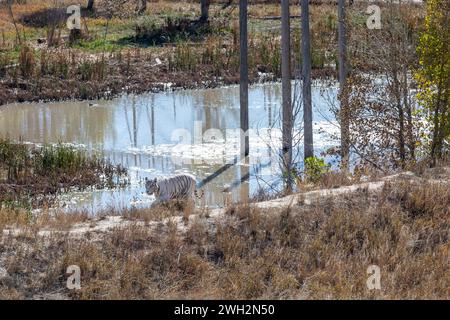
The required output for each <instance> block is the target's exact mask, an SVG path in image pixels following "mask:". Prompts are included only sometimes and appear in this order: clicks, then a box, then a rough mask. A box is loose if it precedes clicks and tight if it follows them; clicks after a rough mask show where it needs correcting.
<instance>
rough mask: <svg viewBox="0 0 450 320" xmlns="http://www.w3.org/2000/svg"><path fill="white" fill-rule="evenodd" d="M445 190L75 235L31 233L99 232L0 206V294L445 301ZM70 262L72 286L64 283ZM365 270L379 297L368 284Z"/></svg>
mask: <svg viewBox="0 0 450 320" xmlns="http://www.w3.org/2000/svg"><path fill="white" fill-rule="evenodd" d="M447 178H448V177H447ZM449 190H450V189H449V188H448V180H447V182H445V183H442V184H436V183H431V182H430V183H421V184H412V183H409V182H402V181H396V182H392V183H388V184H386V185H385V186H384V188H383V189H382V190H381V192H379V193H377V194H370V193H367V192H364V191H363V190H361V191H359V192H358V193H356V194H352V195H350V194H349V195H348V196H345V197H339V198H335V199H327V200H326V205H324V203H321V201H320V200H318V201H317V202H315V203H311V204H310V205H304V204H303V205H302V204H299V203H293V204H292V205H291V206H290V207H288V208H281V207H280V208H272V209H259V208H257V207H256V206H253V205H240V206H233V207H229V208H228V209H227V210H226V213H225V214H224V216H220V218H214V217H208V215H205V214H203V215H198V216H196V217H191V220H190V223H189V224H188V225H187V226H186V227H184V228H181V229H180V227H177V225H176V223H175V222H171V221H170V220H162V221H163V222H160V223H159V224H158V223H157V224H156V225H155V224H152V222H151V221H152V219H154V217H155V215H154V213H153V212H152V211H151V209H145V210H142V211H140V212H139V213H134V214H130V213H127V214H125V216H126V218H125V219H126V220H128V221H129V223H127V224H126V225H125V224H124V225H123V226H122V227H120V226H119V227H115V228H113V229H111V230H109V231H107V232H104V231H101V232H94V231H92V232H90V231H89V228H88V230H86V232H85V233H83V234H81V236H67V235H66V234H65V233H56V232H51V233H46V234H45V236H43V235H41V234H40V233H39V231H40V230H46V229H47V230H48V228H49V227H50V228H51V229H53V230H64V229H67V228H70V226H74V224H75V223H79V222H84V223H87V225H92V226H93V225H95V221H91V222H90V220H89V218H87V217H86V216H84V215H82V214H79V215H72V216H70V218H69V217H68V216H65V215H62V214H61V215H56V216H54V217H48V216H41V217H40V218H38V219H36V220H34V221H30V220H26V219H20V215H18V214H15V215H13V214H11V213H9V214H8V211H5V210H3V211H2V212H1V213H2V214H0V231H1V230H3V229H5V230H6V229H7V226H9V228H10V227H11V226H13V227H14V228H21V231H20V232H19V233H17V234H16V235H9V236H7V235H6V234H5V235H4V236H3V238H2V239H1V240H0V248H1V250H0V252H1V255H0V270H2V268H3V270H4V271H3V275H1V274H0V298H3V299H8V298H20V299H23V298H47V299H50V298H69V299H168V298H183V299H203V298H227V299H288V298H296V299H317V298H321V299H330V298H333V299H349V298H354V299H448V298H449V291H448V283H447V281H446V275H447V271H448V253H449V243H448V229H449V227H450V221H449V218H448V217H449V213H450V205H449V199H450V191H449ZM118 214H122V213H120V212H119V213H118ZM172 214H173V213H172ZM145 216H146V217H147V218H149V219H148V220H145V219H144V217H145ZM99 221H102V219H100V220H99ZM144 221H147V222H144ZM164 221H165V222H164ZM150 225H153V226H154V228H150ZM155 228H156V229H155ZM92 230H94V229H92ZM38 239H41V240H42V241H36V240H38ZM44 240H45V241H44ZM70 265H78V266H79V267H80V268H81V289H80V290H72V291H71V290H68V289H67V288H66V279H67V275H66V274H65V272H66V269H67V267H68V266H70ZM370 265H377V266H379V267H380V269H381V290H368V288H367V286H366V281H367V279H368V277H369V275H368V274H367V268H368V267H369V266H370Z"/></svg>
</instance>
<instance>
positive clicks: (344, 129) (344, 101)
mask: <svg viewBox="0 0 450 320" xmlns="http://www.w3.org/2000/svg"><path fill="white" fill-rule="evenodd" d="M338 18H339V27H338V33H339V36H338V37H339V100H340V110H339V111H340V112H339V119H340V122H341V123H340V125H341V167H342V169H343V170H348V162H349V154H350V121H349V120H350V119H349V115H350V114H349V110H348V108H349V106H348V97H347V90H346V82H347V36H346V30H345V29H346V28H345V0H338Z"/></svg>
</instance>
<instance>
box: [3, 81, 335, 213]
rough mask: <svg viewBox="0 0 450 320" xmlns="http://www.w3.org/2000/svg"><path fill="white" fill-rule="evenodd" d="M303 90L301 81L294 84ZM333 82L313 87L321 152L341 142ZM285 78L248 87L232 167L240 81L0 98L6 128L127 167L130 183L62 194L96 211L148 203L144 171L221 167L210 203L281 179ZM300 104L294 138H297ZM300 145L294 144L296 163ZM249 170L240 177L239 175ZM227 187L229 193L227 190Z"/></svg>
mask: <svg viewBox="0 0 450 320" xmlns="http://www.w3.org/2000/svg"><path fill="white" fill-rule="evenodd" d="M293 86H294V88H293V92H294V93H293V95H294V98H295V99H297V97H296V96H297V94H296V92H297V91H298V89H296V88H297V86H295V84H293ZM335 101H336V88H335V87H327V88H321V87H319V86H315V87H313V110H314V146H315V152H316V154H317V155H319V154H320V152H321V151H324V150H325V149H326V148H328V147H331V146H335V145H337V140H336V137H337V135H338V128H337V126H336V124H335V121H334V117H333V114H332V112H330V107H331V105H332V104H333V103H335ZM280 106H281V85H280V84H279V83H269V84H258V85H254V86H251V87H250V91H249V119H250V128H251V129H252V133H251V134H250V159H249V160H247V163H238V164H236V165H233V166H226V167H224V166H225V165H226V164H229V163H230V162H232V161H233V160H234V159H235V157H236V156H238V154H239V131H237V129H238V128H239V87H238V86H230V87H222V88H216V89H205V90H183V91H171V92H163V93H156V94H154V93H148V94H141V95H123V96H121V97H119V98H117V99H114V100H109V101H103V100H100V101H82V102H79V101H75V102H74V101H70V102H58V103H23V104H11V105H7V106H3V107H0V137H9V138H12V139H16V140H19V139H21V140H22V141H25V142H30V143H37V144H42V143H58V142H62V143H70V144H72V145H74V146H76V147H77V148H83V149H86V150H87V151H89V152H101V153H102V154H103V155H104V156H105V157H106V158H108V159H109V160H110V161H111V162H113V163H115V164H122V165H123V166H125V167H126V168H128V170H129V179H130V185H129V186H128V187H126V188H123V189H115V190H90V191H86V192H78V193H71V194H66V195H63V196H61V199H60V205H61V206H64V207H65V208H67V209H68V210H73V209H83V210H86V211H88V212H90V213H96V212H99V211H103V210H108V209H110V208H115V209H119V208H123V207H131V206H136V207H146V206H149V205H150V204H151V203H152V201H153V200H154V199H153V197H150V196H148V195H146V194H145V193H144V190H145V188H144V183H143V179H144V178H145V177H149V178H153V177H165V176H169V175H172V174H175V173H181V172H188V173H192V174H194V175H195V176H196V177H197V180H198V182H201V181H202V180H204V179H206V178H208V177H210V176H211V175H212V174H214V173H216V172H217V171H219V172H221V173H220V174H218V175H217V176H216V177H215V178H214V179H211V180H210V181H209V182H208V183H206V184H205V185H204V186H203V190H204V198H203V200H202V201H203V203H204V204H205V205H208V206H211V207H217V206H222V205H224V203H225V201H227V202H228V201H240V200H241V199H243V198H246V197H249V196H253V195H254V194H255V193H256V192H257V191H258V190H259V189H260V188H264V189H267V190H273V188H277V187H280V179H279V172H280V171H279V164H278V149H279V146H280V144H281V141H280V137H281V133H280V130H279V128H280V123H279V119H280ZM301 113H302V112H301V110H299V114H298V116H297V118H296V130H295V132H294V135H295V137H296V138H297V139H298V140H299V141H301V138H302V130H301V127H302V126H301V122H302V117H301ZM302 150H303V145H302V144H301V143H299V144H298V146H297V147H296V150H295V152H294V153H295V155H296V159H297V160H298V161H299V162H300V161H301V158H302V155H301V152H302ZM243 176H250V178H249V179H248V180H247V181H244V182H242V183H241V180H242V179H241V177H243ZM225 188H228V189H229V190H228V192H224V189H225Z"/></svg>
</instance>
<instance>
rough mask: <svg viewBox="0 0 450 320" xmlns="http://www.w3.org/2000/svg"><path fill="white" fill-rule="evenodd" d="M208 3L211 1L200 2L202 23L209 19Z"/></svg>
mask: <svg viewBox="0 0 450 320" xmlns="http://www.w3.org/2000/svg"><path fill="white" fill-rule="evenodd" d="M210 3H211V0H200V9H201V15H200V21H202V22H207V21H208V19H209V5H210Z"/></svg>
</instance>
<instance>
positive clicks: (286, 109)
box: [281, 0, 293, 193]
mask: <svg viewBox="0 0 450 320" xmlns="http://www.w3.org/2000/svg"><path fill="white" fill-rule="evenodd" d="M289 20H290V14H289V0H281V86H282V104H283V128H282V131H283V138H282V140H283V147H282V148H283V170H285V174H286V186H285V187H286V192H288V193H289V192H291V191H292V121H293V119H292V103H291V99H292V98H291V41H290V36H291V30H290V21H289Z"/></svg>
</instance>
